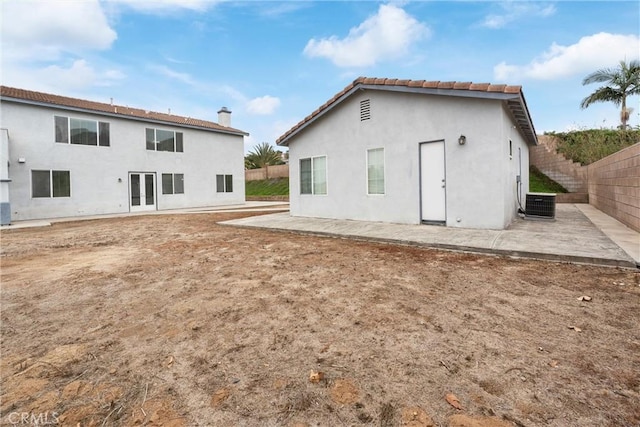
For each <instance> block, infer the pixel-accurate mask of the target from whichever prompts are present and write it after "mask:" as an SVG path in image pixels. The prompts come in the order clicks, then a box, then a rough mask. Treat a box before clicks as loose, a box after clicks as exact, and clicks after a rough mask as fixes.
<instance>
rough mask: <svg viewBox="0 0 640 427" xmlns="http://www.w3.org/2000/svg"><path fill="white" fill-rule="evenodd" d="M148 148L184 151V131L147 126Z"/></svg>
mask: <svg viewBox="0 0 640 427" xmlns="http://www.w3.org/2000/svg"><path fill="white" fill-rule="evenodd" d="M145 135H146V140H147V150H152V151H170V152H176V153H182V152H183V151H184V146H183V145H184V143H183V134H182V132H174V131H172V130H164V129H155V128H146V129H145Z"/></svg>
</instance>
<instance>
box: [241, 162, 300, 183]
mask: <svg viewBox="0 0 640 427" xmlns="http://www.w3.org/2000/svg"><path fill="white" fill-rule="evenodd" d="M288 177H289V165H274V166H267V167H266V168H260V169H247V170H245V171H244V180H245V181H258V180H261V179H271V178H288Z"/></svg>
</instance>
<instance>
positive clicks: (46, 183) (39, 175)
mask: <svg viewBox="0 0 640 427" xmlns="http://www.w3.org/2000/svg"><path fill="white" fill-rule="evenodd" d="M31 197H33V198H50V197H71V175H70V174H69V171H55V170H32V171H31Z"/></svg>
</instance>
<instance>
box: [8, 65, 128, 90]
mask: <svg viewBox="0 0 640 427" xmlns="http://www.w3.org/2000/svg"><path fill="white" fill-rule="evenodd" d="M98 68H99V70H96V67H93V66H92V65H91V64H89V63H88V62H87V61H85V60H84V59H78V60H76V61H74V62H73V63H71V64H70V65H69V66H62V65H55V64H54V65H49V66H45V67H42V68H33V67H22V66H19V65H18V66H15V67H11V68H8V69H6V70H3V84H7V85H9V86H15V87H20V88H25V89H29V90H37V91H43V92H51V93H58V94H59V93H61V92H65V93H73V92H78V91H83V90H85V89H88V88H91V87H93V86H112V85H114V84H116V83H117V82H118V81H120V80H122V79H124V78H125V77H126V76H125V75H124V73H122V72H121V71H119V70H113V69H112V70H103V69H102V67H98Z"/></svg>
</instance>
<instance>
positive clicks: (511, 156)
mask: <svg viewBox="0 0 640 427" xmlns="http://www.w3.org/2000/svg"><path fill="white" fill-rule="evenodd" d="M509 159H513V142H512V141H511V140H509Z"/></svg>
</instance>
